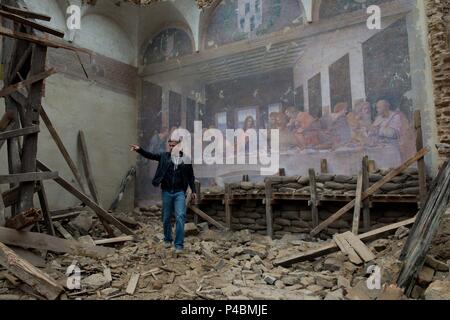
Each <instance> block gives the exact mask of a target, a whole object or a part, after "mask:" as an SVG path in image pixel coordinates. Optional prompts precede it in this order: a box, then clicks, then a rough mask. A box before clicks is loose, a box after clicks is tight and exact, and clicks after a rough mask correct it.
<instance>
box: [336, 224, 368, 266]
mask: <svg viewBox="0 0 450 320" xmlns="http://www.w3.org/2000/svg"><path fill="white" fill-rule="evenodd" d="M333 239H334V242H335V243H336V245H337V246H338V247H339V249H341V251H342V252H343V253H344V254H345V255H347V256H348V258H349V260H350V261H351V262H352V263H354V264H356V265H361V264H363V263H364V262H370V261H372V260H373V259H375V255H374V254H373V252H372V251H370V249H369V248H367V246H366V245H365V244H364V243H363V242H362V241H361V240H360V239H359V238H358V237H357V236H356V235H354V234H353V233H351V232H350V231H349V232H346V233H343V234H337V235H335V236H334V237H333Z"/></svg>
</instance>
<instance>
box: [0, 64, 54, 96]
mask: <svg viewBox="0 0 450 320" xmlns="http://www.w3.org/2000/svg"><path fill="white" fill-rule="evenodd" d="M55 73H56V70H55V69H53V68H51V69H49V70H47V71H44V72H41V73H38V74H36V75H32V76H30V77H29V78H27V79H25V80H23V81H21V82H18V83H16V84H13V85H10V86H8V87H6V88H5V89H3V90H1V91H0V97H4V96H8V95H10V94H11V93H13V92H16V91H18V90H20V89H22V88H26V87H27V86H29V85H31V84H34V83H36V82H39V81H42V80H44V79H45V78H48V77H49V76H51V75H52V74H55Z"/></svg>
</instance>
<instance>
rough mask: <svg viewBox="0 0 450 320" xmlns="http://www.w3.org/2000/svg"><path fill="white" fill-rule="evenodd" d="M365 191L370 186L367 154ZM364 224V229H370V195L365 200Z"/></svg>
mask: <svg viewBox="0 0 450 320" xmlns="http://www.w3.org/2000/svg"><path fill="white" fill-rule="evenodd" d="M362 176H363V192H366V191H367V189H368V188H369V187H370V180H369V157H368V156H365V157H364V158H363V160H362ZM363 226H364V231H368V230H369V229H370V197H369V198H366V199H364V201H363Z"/></svg>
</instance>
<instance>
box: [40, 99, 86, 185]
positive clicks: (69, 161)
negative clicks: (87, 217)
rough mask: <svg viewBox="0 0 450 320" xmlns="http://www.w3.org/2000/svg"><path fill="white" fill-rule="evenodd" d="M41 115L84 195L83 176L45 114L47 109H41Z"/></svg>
mask: <svg viewBox="0 0 450 320" xmlns="http://www.w3.org/2000/svg"><path fill="white" fill-rule="evenodd" d="M39 113H40V115H41V119H42V121H43V122H44V123H45V126H46V127H47V129H48V131H49V132H50V135H51V136H52V138H53V140H54V141H55V143H56V146H57V147H58V149H59V152H61V154H62V156H63V157H64V159H65V160H66V162H67V165H68V166H69V168H70V170H71V171H72V173H73V176H74V177H75V180H77V183H78V186H79V187H80V188H81V191H82V192H83V193H86V191H85V189H84V185H83V182H82V179H81V174H80V172H79V171H78V168H77V166H76V165H75V162H74V161H73V160H72V158H71V157H70V155H69V152H68V151H67V149H66V147H65V146H64V143H63V142H62V140H61V138H60V137H59V134H58V132H57V131H56V129H55V127H54V126H53V124H52V122H51V121H50V118H49V117H48V115H47V112H45V109H44V108H43V107H41V108H40V110H39Z"/></svg>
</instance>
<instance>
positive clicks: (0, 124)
mask: <svg viewBox="0 0 450 320" xmlns="http://www.w3.org/2000/svg"><path fill="white" fill-rule="evenodd" d="M13 121H14V114H13V113H12V112H10V111H8V112H5V114H4V115H3V116H2V118H1V119H0V132H3V131H4V130H6V128H8V126H9V125H10V123H11V122H13Z"/></svg>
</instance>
